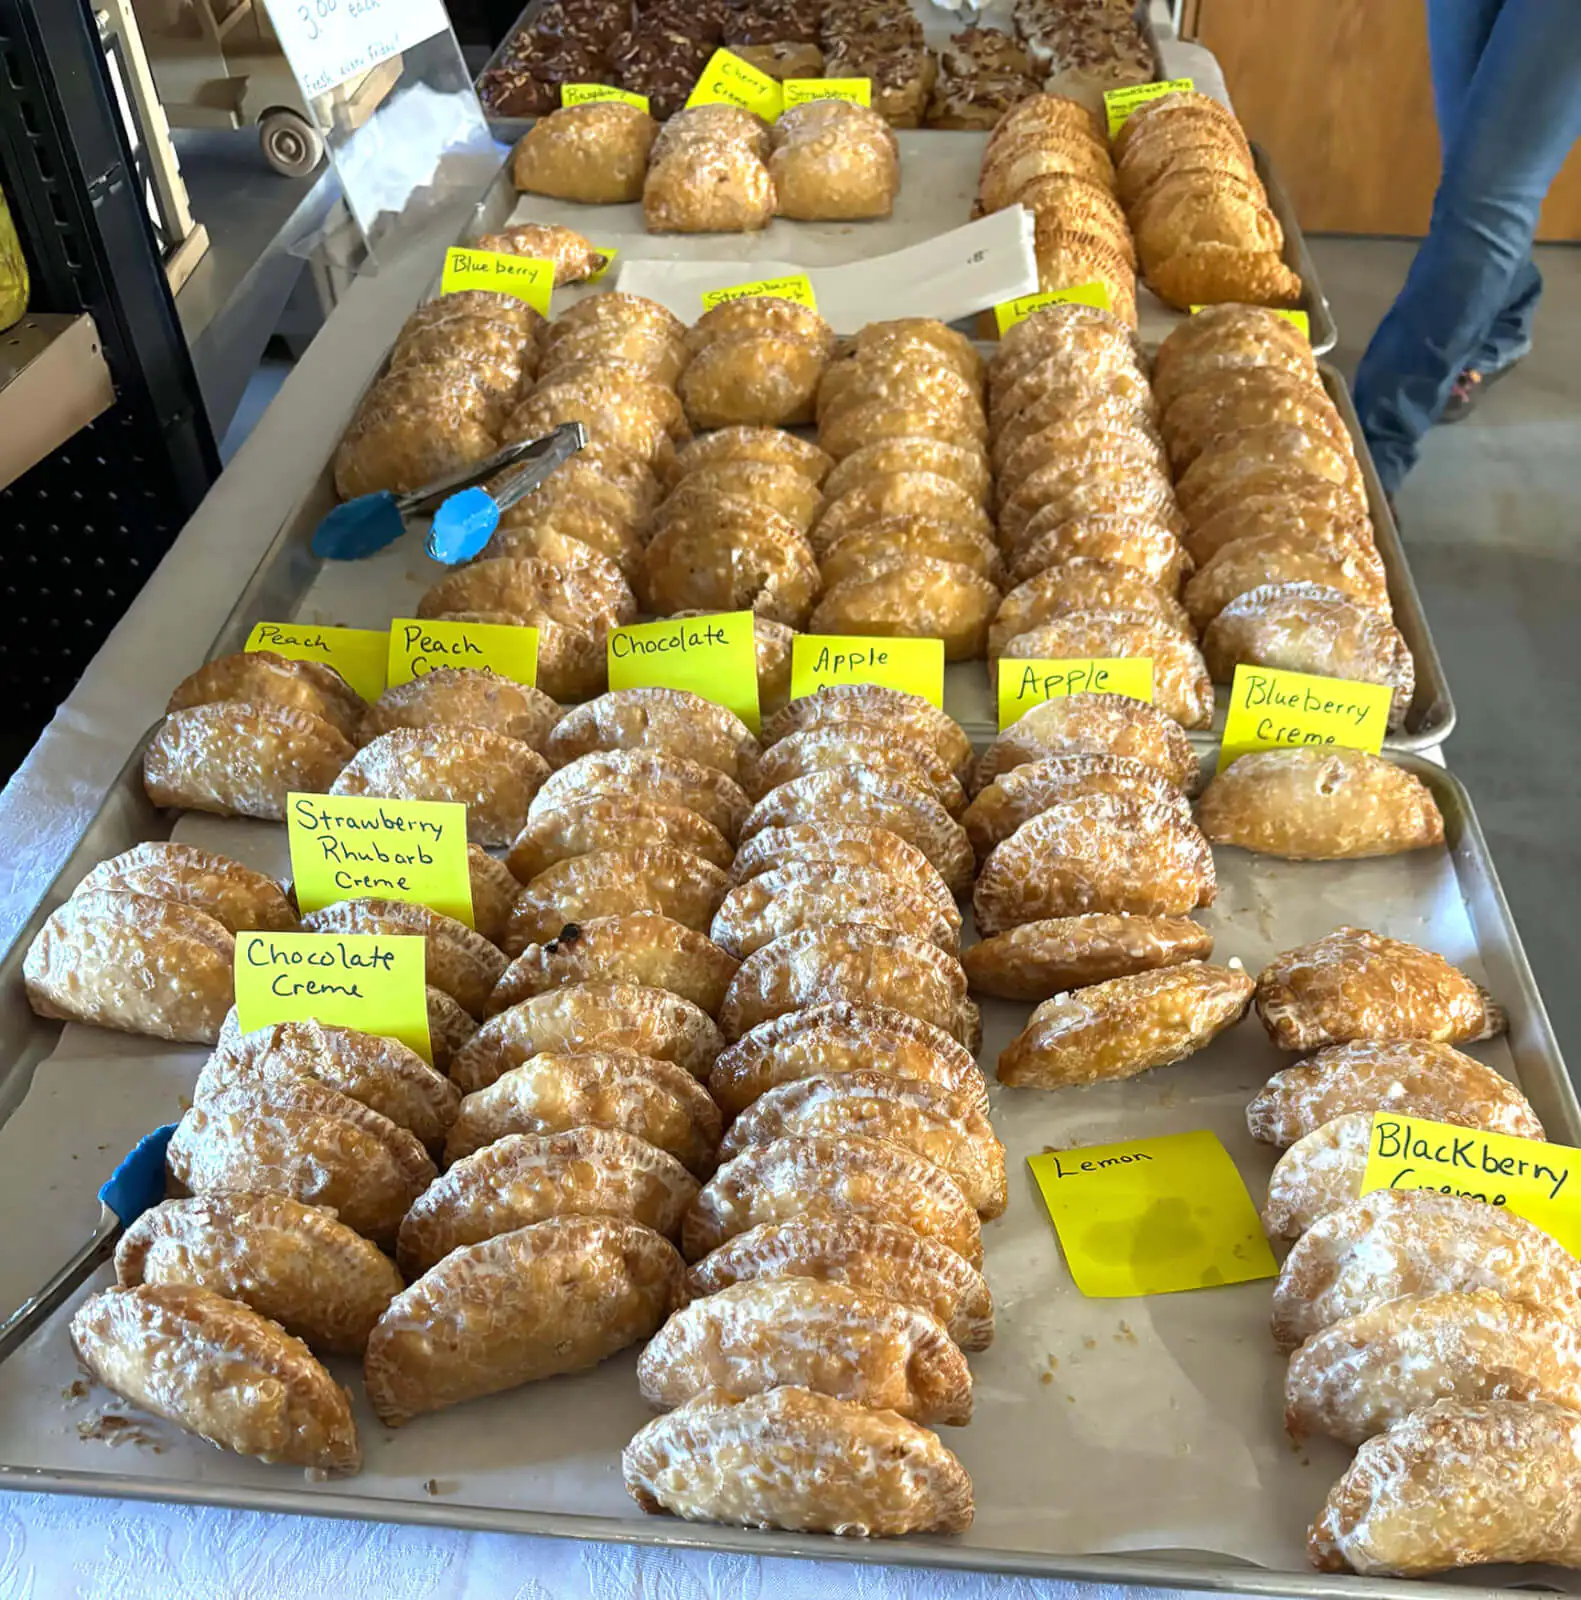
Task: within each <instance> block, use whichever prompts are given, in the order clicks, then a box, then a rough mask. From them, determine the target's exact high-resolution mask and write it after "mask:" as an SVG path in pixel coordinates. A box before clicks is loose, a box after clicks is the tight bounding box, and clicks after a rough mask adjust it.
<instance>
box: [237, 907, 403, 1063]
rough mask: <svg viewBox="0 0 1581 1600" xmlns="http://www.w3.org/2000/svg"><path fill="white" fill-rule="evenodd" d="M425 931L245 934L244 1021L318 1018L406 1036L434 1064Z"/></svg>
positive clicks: (241, 954)
mask: <svg viewBox="0 0 1581 1600" xmlns="http://www.w3.org/2000/svg"><path fill="white" fill-rule="evenodd" d="M426 975H427V953H426V941H425V940H424V939H423V937H422V936H421V935H420V934H415V933H403V934H383V933H238V934H237V935H236V965H235V976H236V1024H237V1026H238V1027H239V1028H240V1029H241V1031H242V1032H243V1033H251V1032H253V1031H254V1029H257V1028H267V1027H270V1026H271V1025H272V1024H274V1023H276V1022H307V1021H318V1022H323V1023H327V1024H328V1025H329V1026H330V1027H335V1028H355V1029H356V1030H357V1031H358V1032H359V1033H373V1034H379V1035H380V1036H382V1037H384V1038H387V1039H398V1040H400V1042H401V1043H402V1044H404V1045H409V1046H410V1047H411V1048H412V1049H413V1050H415V1051H416V1052H417V1053H418V1055H420V1056H421V1057H422V1058H423V1060H424V1061H426V1062H428V1063H429V1064H430V1065H432V1064H433V1059H434V1049H433V1044H432V1042H431V1041H430V1039H429V1036H428V989H427V976H426Z"/></svg>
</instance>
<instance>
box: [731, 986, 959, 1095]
mask: <svg viewBox="0 0 1581 1600" xmlns="http://www.w3.org/2000/svg"><path fill="white" fill-rule="evenodd" d="M863 1071H884V1072H892V1073H893V1074H894V1075H895V1076H896V1077H897V1078H902V1079H905V1080H907V1081H911V1082H921V1083H925V1084H927V1085H929V1086H930V1087H932V1088H936V1089H938V1090H939V1091H940V1093H941V1094H942V1095H943V1096H944V1097H945V1098H946V1099H947V1100H948V1101H949V1102H950V1103H951V1106H952V1108H954V1107H957V1106H958V1107H959V1108H960V1109H961V1110H962V1111H964V1112H967V1113H970V1114H979V1115H982V1116H985V1117H986V1116H987V1115H988V1089H987V1086H986V1084H985V1083H984V1081H983V1075H982V1072H981V1071H980V1070H979V1068H978V1066H977V1063H976V1061H975V1060H973V1058H972V1054H971V1052H970V1051H969V1050H967V1049H966V1047H965V1046H964V1045H962V1044H961V1043H960V1041H959V1040H957V1039H954V1038H952V1037H951V1036H950V1035H949V1034H948V1033H946V1032H945V1031H944V1029H943V1028H938V1027H935V1026H934V1025H933V1024H932V1023H930V1022H924V1021H923V1020H922V1019H921V1018H920V1017H913V1016H910V1015H908V1014H907V1013H906V1012H904V1011H896V1010H895V1009H894V1008H893V1007H891V1006H875V1005H852V1004H851V1003H850V1002H849V1001H844V1000H832V1001H826V1002H823V1003H821V1004H819V1005H813V1006H806V1007H803V1008H802V1009H800V1010H798V1011H791V1012H787V1013H786V1014H785V1015H783V1016H779V1017H775V1018H774V1019H773V1020H772V1021H769V1022H760V1023H759V1024H758V1025H757V1026H756V1027H755V1028H752V1029H750V1030H749V1031H748V1032H747V1033H745V1034H743V1035H742V1036H741V1038H739V1039H738V1040H736V1041H735V1042H734V1043H733V1044H731V1045H730V1046H729V1047H728V1048H726V1049H725V1050H723V1051H722V1052H721V1053H720V1054H719V1056H718V1057H717V1059H716V1060H715V1061H714V1063H713V1065H712V1068H711V1070H710V1071H709V1074H708V1092H709V1093H710V1094H711V1095H712V1096H713V1097H714V1099H715V1100H716V1101H717V1102H718V1103H719V1108H720V1110H721V1111H723V1112H724V1114H725V1116H726V1117H735V1116H739V1115H740V1114H741V1113H742V1112H743V1111H745V1110H746V1108H747V1107H748V1106H750V1105H752V1104H753V1103H754V1102H755V1101H756V1100H757V1099H758V1098H759V1096H761V1095H765V1094H767V1093H768V1092H769V1090H771V1089H773V1088H774V1087H775V1086H776V1085H778V1084H782V1083H795V1082H799V1081H800V1080H802V1079H804V1078H825V1077H831V1076H835V1075H838V1074H840V1073H845V1072H863Z"/></svg>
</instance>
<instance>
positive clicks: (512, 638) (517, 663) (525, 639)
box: [389, 617, 538, 689]
mask: <svg viewBox="0 0 1581 1600" xmlns="http://www.w3.org/2000/svg"><path fill="white" fill-rule="evenodd" d="M389 647H390V654H389V681H390V687H391V688H392V689H393V688H395V687H396V686H397V685H398V684H402V683H410V682H411V681H412V679H413V678H421V677H422V676H423V675H424V674H425V673H428V672H432V671H433V670H434V668H435V667H473V668H484V667H486V668H487V669H488V670H489V671H490V672H497V673H498V674H499V675H500V677H502V678H509V679H510V680H511V682H512V683H525V684H526V685H527V686H528V687H529V688H531V687H532V686H533V685H534V684H535V683H537V681H538V630H537V629H536V628H519V627H513V626H511V625H510V624H509V623H504V622H444V621H439V620H437V619H434V618H428V619H419V618H417V617H397V618H395V620H394V621H393V622H391V624H390V634H389Z"/></svg>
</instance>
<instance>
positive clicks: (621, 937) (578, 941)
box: [488, 911, 737, 1016]
mask: <svg viewBox="0 0 1581 1600" xmlns="http://www.w3.org/2000/svg"><path fill="white" fill-rule="evenodd" d="M736 965H737V963H736V960H735V958H734V957H733V956H729V955H727V954H726V953H725V952H724V951H723V950H721V949H720V948H719V946H718V945H716V944H715V943H714V942H713V941H712V940H711V939H709V938H708V937H707V936H706V935H704V934H701V933H698V932H697V931H696V930H695V929H694V928H688V927H687V926H685V924H684V923H680V922H676V921H673V920H672V919H671V918H669V917H666V916H663V915H661V914H660V913H659V912H657V911H632V912H628V913H626V914H624V915H622V916H615V917H594V918H593V920H592V921H591V922H571V923H567V924H566V925H565V927H563V928H562V929H561V930H560V932H559V933H558V934H557V935H556V937H555V938H553V939H551V940H550V941H549V943H547V944H532V945H528V946H527V948H526V949H525V950H523V951H522V953H521V954H520V955H519V956H518V957H517V958H516V959H515V960H514V961H513V962H511V964H510V966H509V967H507V968H506V969H505V976H504V977H502V978H501V979H500V981H499V983H498V984H497V985H496V986H495V989H494V993H493V994H492V995H490V996H489V1004H488V1012H489V1015H490V1016H492V1015H493V1014H494V1013H495V1012H498V1011H503V1010H504V1009H505V1008H506V1007H507V1006H513V1005H515V1004H517V1003H518V1002H519V1001H522V1000H526V999H529V998H531V997H532V996H533V995H537V994H542V993H543V992H544V991H545V990H546V989H556V988H559V987H560V986H561V985H563V984H568V983H637V984H644V985H647V986H649V987H651V988H655V989H668V990H669V991H670V992H671V993H672V994H677V995H679V996H680V997H681V998H682V999H684V1000H689V1001H691V1002H692V1004H693V1005H695V1006H697V1007H699V1008H700V1009H701V1010H703V1011H706V1012H707V1013H708V1014H709V1016H714V1015H716V1014H717V1013H718V1011H719V1008H720V1006H721V1005H722V1004H723V1003H724V998H725V993H726V990H727V989H728V987H729V985H730V981H731V979H733V978H734V977H735V974H736Z"/></svg>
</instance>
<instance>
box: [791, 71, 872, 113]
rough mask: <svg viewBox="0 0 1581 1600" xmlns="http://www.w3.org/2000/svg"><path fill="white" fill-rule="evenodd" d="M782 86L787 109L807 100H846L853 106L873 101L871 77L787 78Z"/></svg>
mask: <svg viewBox="0 0 1581 1600" xmlns="http://www.w3.org/2000/svg"><path fill="white" fill-rule="evenodd" d="M782 87H783V88H784V90H785V109H786V110H787V111H789V110H790V108H791V107H792V106H804V105H806V104H807V102H808V101H809V100H847V101H849V102H850V103H851V104H852V105H854V106H871V105H872V103H873V80H872V79H871V78H787V79H786V80H785V82H784V84H783V86H782Z"/></svg>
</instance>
